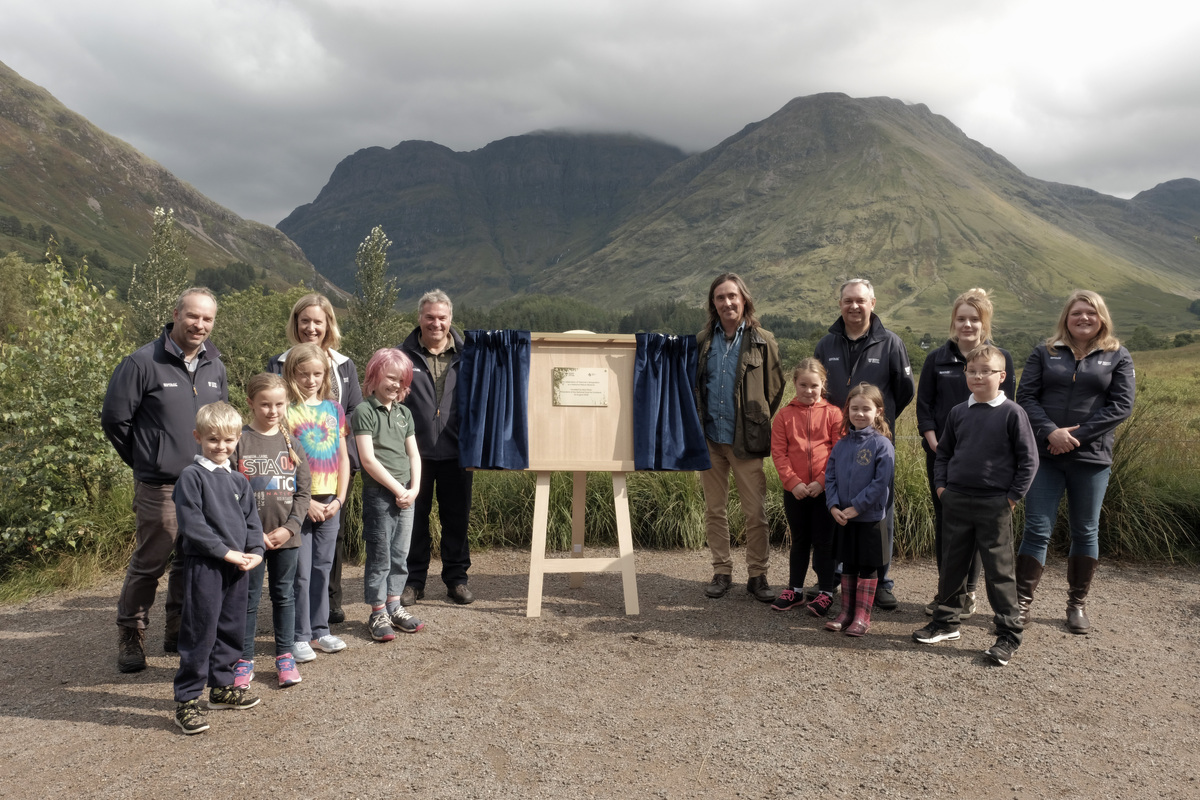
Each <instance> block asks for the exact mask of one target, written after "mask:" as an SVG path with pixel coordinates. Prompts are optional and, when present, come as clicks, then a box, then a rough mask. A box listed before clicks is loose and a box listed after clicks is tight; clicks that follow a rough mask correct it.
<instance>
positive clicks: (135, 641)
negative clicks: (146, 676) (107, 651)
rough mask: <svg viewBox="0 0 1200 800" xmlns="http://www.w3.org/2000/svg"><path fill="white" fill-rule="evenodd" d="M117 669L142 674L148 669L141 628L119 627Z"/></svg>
mask: <svg viewBox="0 0 1200 800" xmlns="http://www.w3.org/2000/svg"><path fill="white" fill-rule="evenodd" d="M117 631H118V637H117V669H119V670H121V672H141V671H142V670H144V669H145V668H146V650H145V648H143V647H142V637H143V636H144V635H145V634H144V633H143V632H142V629H141V628H127V627H125V626H124V625H118V626H117Z"/></svg>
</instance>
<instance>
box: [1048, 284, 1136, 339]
mask: <svg viewBox="0 0 1200 800" xmlns="http://www.w3.org/2000/svg"><path fill="white" fill-rule="evenodd" d="M1080 300H1082V301H1083V302H1085V303H1087V304H1088V305H1089V306H1091V307H1092V308H1093V309H1095V311H1096V315H1097V316H1098V317H1099V318H1100V332H1099V333H1097V334H1096V335H1095V336H1093V337H1092V339H1091V341H1088V342H1076V341H1075V339H1074V338H1073V337H1072V336H1071V332H1070V330H1069V329H1068V328H1067V318H1068V317H1070V315H1071V306H1073V305H1075V304H1076V303H1078V302H1079V301H1080ZM1056 342H1064V343H1066V344H1067V346H1068V347H1070V348H1071V349H1072V350H1074V351H1077V352H1080V353H1090V352H1091V351H1092V350H1106V351H1107V350H1119V349H1120V348H1121V340H1120V339H1118V338H1117V337H1116V336H1115V335H1113V321H1112V316H1110V315H1109V313H1108V306H1107V305H1106V304H1105V302H1104V298H1103V297H1101V296H1100V295H1098V294H1096V293H1095V292H1093V291H1090V290H1088V289H1076V290H1075V291H1074V292H1071V296H1070V297H1068V298H1067V302H1066V304H1065V305H1063V310H1062V313H1061V314H1059V315H1058V327H1057V328H1055V329H1054V335H1052V336H1051V337H1050V338H1049V339H1047V340H1046V348H1047V349H1048V350H1049V351H1050V352H1052V353H1053V352H1054V345H1055V343H1056Z"/></svg>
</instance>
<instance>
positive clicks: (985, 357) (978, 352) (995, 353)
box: [963, 344, 1006, 370]
mask: <svg viewBox="0 0 1200 800" xmlns="http://www.w3.org/2000/svg"><path fill="white" fill-rule="evenodd" d="M963 358H964V359H965V360H966V362H967V363H968V364H970V363H971V362H973V361H987V363H988V364H991V363H992V361H994V360H995V359H1000V369H1001V370H1003V369H1004V367H1005V366H1006V363H1005V359H1004V351H1003V350H1001V349H1000V348H999V347H996V345H994V344H981V345H979V346H977V347H973V348H971V351H970V352H969V353H967V354H966V355H964V356H963Z"/></svg>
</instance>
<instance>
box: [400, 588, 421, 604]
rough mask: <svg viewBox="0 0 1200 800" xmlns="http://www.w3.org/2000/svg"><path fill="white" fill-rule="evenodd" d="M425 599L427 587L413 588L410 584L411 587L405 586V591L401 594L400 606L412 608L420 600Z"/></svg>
mask: <svg viewBox="0 0 1200 800" xmlns="http://www.w3.org/2000/svg"><path fill="white" fill-rule="evenodd" d="M424 597H425V587H424V586H413V585H411V584H409V585H407V586H405V587H404V591H403V592H401V593H400V605H402V606H411V605H413V604H415V603H416V602H417V601H418V600H422V599H424Z"/></svg>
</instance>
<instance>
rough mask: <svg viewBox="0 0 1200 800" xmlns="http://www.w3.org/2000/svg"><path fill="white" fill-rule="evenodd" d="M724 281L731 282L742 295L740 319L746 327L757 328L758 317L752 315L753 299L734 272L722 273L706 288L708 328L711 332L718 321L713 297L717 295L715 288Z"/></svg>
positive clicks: (718, 317)
mask: <svg viewBox="0 0 1200 800" xmlns="http://www.w3.org/2000/svg"><path fill="white" fill-rule="evenodd" d="M726 281H733V284H734V286H736V287H737V290H738V291H739V292H741V295H742V319H743V320H745V322H746V327H748V328H757V327H758V317H756V316H755V315H754V298H753V297H751V296H750V290H749V289H747V288H746V282H745V281H744V280H742V277H741V276H740V275H738V274H737V273H736V272H722V273H721V274H720V275H718V276H717V277H715V278H713V282H712V284H710V285H709V287H708V328H707V330H710V331H711V330H712V329H713V328H715V327H717V321H718V320H720V318H721V317H720V315H719V314H717V304H716V303H714V302H713V295H715V294H716V293H717V287H718V286H720V285H721V284H722V283H725V282H726Z"/></svg>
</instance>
